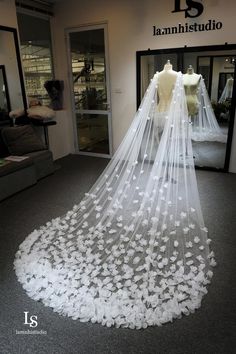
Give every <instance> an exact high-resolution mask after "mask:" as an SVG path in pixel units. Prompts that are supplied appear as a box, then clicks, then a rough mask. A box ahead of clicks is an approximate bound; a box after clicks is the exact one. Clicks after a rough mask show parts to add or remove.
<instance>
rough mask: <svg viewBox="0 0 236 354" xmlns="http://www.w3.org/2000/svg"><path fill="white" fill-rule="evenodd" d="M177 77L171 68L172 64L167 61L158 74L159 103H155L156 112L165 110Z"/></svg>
mask: <svg viewBox="0 0 236 354" xmlns="http://www.w3.org/2000/svg"><path fill="white" fill-rule="evenodd" d="M176 79H177V72H176V71H174V70H172V65H171V64H170V63H169V61H168V62H167V64H165V66H164V70H162V71H161V72H160V73H159V76H158V89H157V91H158V96H159V103H158V105H157V111H158V112H167V111H168V108H169V105H170V102H171V98H172V91H173V88H174V86H175V82H176Z"/></svg>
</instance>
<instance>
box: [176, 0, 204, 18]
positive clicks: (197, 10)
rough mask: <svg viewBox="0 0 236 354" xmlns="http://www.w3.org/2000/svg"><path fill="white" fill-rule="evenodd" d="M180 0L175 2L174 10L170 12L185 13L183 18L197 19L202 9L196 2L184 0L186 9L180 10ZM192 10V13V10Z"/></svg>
mask: <svg viewBox="0 0 236 354" xmlns="http://www.w3.org/2000/svg"><path fill="white" fill-rule="evenodd" d="M180 2H181V0H175V9H174V10H173V11H172V12H181V11H184V12H185V17H192V18H193V17H198V16H200V15H201V14H202V13H203V10H204V7H203V5H202V4H201V3H200V2H198V1H193V0H185V2H186V5H187V7H186V8H185V9H181V5H180ZM193 9H194V11H193V13H192V10H193Z"/></svg>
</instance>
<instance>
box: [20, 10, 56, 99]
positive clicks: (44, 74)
mask: <svg viewBox="0 0 236 354" xmlns="http://www.w3.org/2000/svg"><path fill="white" fill-rule="evenodd" d="M17 21H18V28H19V34H20V49H21V58H22V65H23V70H24V74H25V87H26V93H27V96H28V97H31V98H37V99H38V100H40V102H41V103H42V104H44V105H48V104H50V98H49V96H48V93H47V90H46V89H45V87H44V84H45V82H46V81H48V80H51V79H52V78H53V66H52V50H51V31H50V22H49V20H48V19H44V18H39V17H36V16H32V15H28V14H24V13H21V12H20V13H17ZM29 28H30V31H29Z"/></svg>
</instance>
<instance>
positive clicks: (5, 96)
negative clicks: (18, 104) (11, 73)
mask: <svg viewBox="0 0 236 354" xmlns="http://www.w3.org/2000/svg"><path fill="white" fill-rule="evenodd" d="M10 110H11V105H10V100H9V93H8V86H7V79H6V71H5V66H4V65H0V122H5V121H7V120H9V118H8V112H9V111H10Z"/></svg>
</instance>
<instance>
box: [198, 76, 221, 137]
mask: <svg viewBox="0 0 236 354" xmlns="http://www.w3.org/2000/svg"><path fill="white" fill-rule="evenodd" d="M198 100H199V112H198V114H197V115H196V116H194V118H193V120H192V123H193V125H192V140H194V141H217V142H220V143H226V141H227V134H224V133H223V131H222V130H221V128H220V126H219V124H218V122H217V120H216V117H215V113H214V111H213V108H212V104H211V101H210V98H209V95H208V92H207V89H206V85H205V83H204V79H203V78H201V80H200V85H199V90H198Z"/></svg>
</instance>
